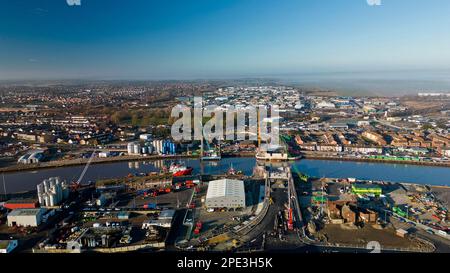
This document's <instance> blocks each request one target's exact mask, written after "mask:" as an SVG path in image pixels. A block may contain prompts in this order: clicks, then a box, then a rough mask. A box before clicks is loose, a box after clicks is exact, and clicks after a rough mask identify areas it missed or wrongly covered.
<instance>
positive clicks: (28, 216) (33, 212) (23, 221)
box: [8, 209, 45, 227]
mask: <svg viewBox="0 0 450 273" xmlns="http://www.w3.org/2000/svg"><path fill="white" fill-rule="evenodd" d="M44 211H45V210H44V209H15V210H13V211H11V212H10V213H9V214H8V226H10V227H12V226H18V227H37V226H39V225H40V224H41V223H42V215H43V214H44Z"/></svg>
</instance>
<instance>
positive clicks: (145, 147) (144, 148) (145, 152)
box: [141, 146, 148, 154]
mask: <svg viewBox="0 0 450 273" xmlns="http://www.w3.org/2000/svg"><path fill="white" fill-rule="evenodd" d="M141 150H142V153H143V154H148V147H147V146H144V147H142V149H141Z"/></svg>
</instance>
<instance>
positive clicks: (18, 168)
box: [0, 155, 198, 173]
mask: <svg viewBox="0 0 450 273" xmlns="http://www.w3.org/2000/svg"><path fill="white" fill-rule="evenodd" d="M195 158H198V156H192V155H175V156H166V155H164V156H162V155H152V156H140V155H135V156H118V157H107V158H98V157H96V158H93V159H92V161H91V164H106V163H114V162H127V161H151V160H178V159H195ZM88 161H89V159H87V158H80V159H73V160H58V161H49V162H42V163H38V164H28V165H22V164H15V165H12V166H8V167H3V168H0V173H12V172H25V171H36V170H40V169H55V168H64V167H70V166H80V165H86V164H87V163H88Z"/></svg>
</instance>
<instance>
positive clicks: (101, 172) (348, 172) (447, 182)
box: [0, 157, 450, 194]
mask: <svg viewBox="0 0 450 273" xmlns="http://www.w3.org/2000/svg"><path fill="white" fill-rule="evenodd" d="M176 161H178V162H180V161H181V162H183V163H185V164H186V165H187V166H189V167H192V168H193V174H200V173H202V172H203V173H204V174H224V173H225V172H226V171H227V170H228V169H229V168H230V166H233V168H234V169H236V170H239V171H242V173H243V174H244V175H251V174H252V172H253V168H254V167H255V165H256V159H255V158H247V157H236V158H231V157H230V158H222V160H220V161H212V162H204V163H202V164H201V163H200V161H199V160H198V159H192V158H191V159H182V160H179V159H177V160H175V159H164V160H148V161H128V162H112V163H103V164H93V165H91V166H90V168H89V170H88V171H87V173H86V174H85V177H84V179H83V181H82V183H84V184H87V183H89V182H95V181H96V180H99V179H111V178H120V177H125V176H127V175H129V174H139V173H150V172H158V171H159V170H161V169H162V168H163V167H164V166H170V164H171V163H172V162H176ZM289 164H290V165H291V166H292V168H293V171H298V172H302V173H305V174H307V175H308V176H311V177H335V178H348V177H352V178H356V179H361V180H375V181H391V182H397V183H415V184H427V185H433V186H450V168H445V167H435V166H420V165H406V164H392V163H371V162H353V161H337V160H314V159H303V160H300V161H294V162H289ZM83 168H84V166H82V165H80V166H68V167H60V168H48V169H47V168H46V169H39V170H33V171H23V172H10V173H5V174H4V180H5V182H4V187H3V186H2V187H0V193H2V194H5V193H16V192H25V191H29V190H34V189H35V187H36V185H37V184H39V183H40V182H42V180H44V179H46V178H48V177H60V178H61V179H62V180H67V181H74V180H76V179H77V177H78V176H79V175H80V174H81V173H82V171H83ZM202 169H203V170H202ZM5 189H6V191H5Z"/></svg>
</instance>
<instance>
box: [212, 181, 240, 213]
mask: <svg viewBox="0 0 450 273" xmlns="http://www.w3.org/2000/svg"><path fill="white" fill-rule="evenodd" d="M205 205H206V207H207V208H208V209H216V208H227V209H236V208H244V207H245V190H244V181H242V180H233V179H221V180H214V181H210V182H209V184H208V191H207V193H206V200H205Z"/></svg>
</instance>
